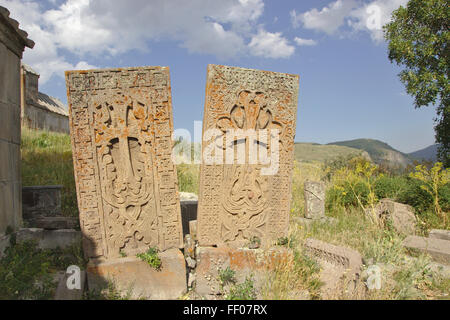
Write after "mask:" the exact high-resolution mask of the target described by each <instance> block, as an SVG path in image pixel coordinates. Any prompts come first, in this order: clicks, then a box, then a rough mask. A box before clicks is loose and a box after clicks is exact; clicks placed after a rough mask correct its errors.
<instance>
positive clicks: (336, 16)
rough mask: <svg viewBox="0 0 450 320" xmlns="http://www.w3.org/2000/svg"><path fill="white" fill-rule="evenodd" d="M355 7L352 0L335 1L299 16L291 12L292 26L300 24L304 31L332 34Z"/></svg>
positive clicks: (354, 2)
mask: <svg viewBox="0 0 450 320" xmlns="http://www.w3.org/2000/svg"><path fill="white" fill-rule="evenodd" d="M355 5H356V1H354V0H337V1H335V2H332V3H331V4H329V5H328V6H326V7H324V8H322V10H320V11H319V10H317V9H316V8H314V9H312V10H310V11H307V12H305V13H303V14H299V15H297V14H296V13H295V11H294V12H293V13H292V12H291V17H292V21H294V22H293V23H294V26H296V25H298V24H299V23H300V22H301V23H302V24H303V26H304V27H305V28H306V29H314V30H319V31H323V32H325V33H327V34H333V33H335V32H336V31H337V30H338V29H339V27H340V26H341V25H342V24H343V23H344V19H345V17H347V16H348V15H349V13H350V12H351V11H352V9H353V8H354V7H355Z"/></svg>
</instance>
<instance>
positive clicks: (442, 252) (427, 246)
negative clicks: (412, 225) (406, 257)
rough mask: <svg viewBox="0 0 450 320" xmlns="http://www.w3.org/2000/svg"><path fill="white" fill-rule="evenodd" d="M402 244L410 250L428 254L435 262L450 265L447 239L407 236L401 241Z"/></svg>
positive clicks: (449, 242)
mask: <svg viewBox="0 0 450 320" xmlns="http://www.w3.org/2000/svg"><path fill="white" fill-rule="evenodd" d="M403 246H404V247H405V248H407V249H409V250H412V251H418V252H421V253H426V254H429V255H430V256H431V258H432V259H433V260H435V261H436V262H439V263H443V264H447V265H450V241H448V240H442V239H436V238H424V237H418V236H408V237H407V238H406V239H405V240H404V241H403Z"/></svg>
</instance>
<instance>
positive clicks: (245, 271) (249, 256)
mask: <svg viewBox="0 0 450 320" xmlns="http://www.w3.org/2000/svg"><path fill="white" fill-rule="evenodd" d="M196 257H197V268H196V284H195V291H196V293H197V294H199V295H200V296H202V297H204V298H206V299H214V298H216V297H217V296H218V295H220V294H221V290H220V281H219V270H225V269H226V268H227V267H229V268H230V269H231V270H233V271H235V280H236V283H243V282H244V281H245V278H246V277H248V276H252V278H253V280H254V285H255V288H257V290H258V289H260V288H261V287H262V286H263V285H264V281H265V280H266V274H267V271H269V270H270V269H271V268H273V267H275V266H276V265H277V264H278V263H283V262H287V261H289V260H290V259H293V253H292V251H291V250H289V249H288V248H285V247H273V248H270V249H266V250H263V249H247V248H239V249H235V248H229V247H219V248H214V247H198V248H197V252H196Z"/></svg>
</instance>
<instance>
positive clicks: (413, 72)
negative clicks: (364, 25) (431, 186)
mask: <svg viewBox="0 0 450 320" xmlns="http://www.w3.org/2000/svg"><path fill="white" fill-rule="evenodd" d="M449 26H450V7H449V2H448V0H410V1H409V2H408V4H407V6H406V8H405V7H400V8H399V9H398V10H396V11H394V12H393V15H392V21H391V22H390V23H388V24H387V25H386V26H384V32H385V38H386V40H387V41H388V43H389V60H390V61H391V62H394V61H395V62H396V63H397V64H398V65H401V66H404V69H403V71H401V72H400V74H399V77H400V79H401V81H402V82H403V83H404V85H405V87H406V90H407V92H408V94H410V95H411V96H413V97H414V100H415V107H416V108H419V107H422V106H428V105H430V104H432V105H436V106H437V109H436V111H437V118H436V119H435V123H436V125H435V132H436V142H438V143H440V147H439V158H440V160H441V161H443V162H444V163H445V166H446V167H448V166H450V106H449V100H450V97H449V92H450V85H449V82H448V76H449V54H450V52H449V51H450V48H449V42H450V32H449V31H450V30H449Z"/></svg>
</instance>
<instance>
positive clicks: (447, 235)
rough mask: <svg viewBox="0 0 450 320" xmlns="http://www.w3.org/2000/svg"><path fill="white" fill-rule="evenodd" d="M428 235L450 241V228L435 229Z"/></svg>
mask: <svg viewBox="0 0 450 320" xmlns="http://www.w3.org/2000/svg"><path fill="white" fill-rule="evenodd" d="M428 236H429V237H430V238H433V239H441V240H448V241H450V230H440V229H433V230H431V231H430V234H429V235H428Z"/></svg>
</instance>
